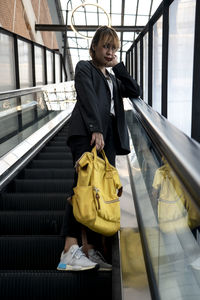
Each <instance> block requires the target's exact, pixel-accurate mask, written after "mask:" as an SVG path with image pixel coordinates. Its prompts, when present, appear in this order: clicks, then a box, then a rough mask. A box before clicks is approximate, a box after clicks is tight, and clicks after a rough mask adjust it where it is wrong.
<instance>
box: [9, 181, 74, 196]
mask: <svg viewBox="0 0 200 300" xmlns="http://www.w3.org/2000/svg"><path fill="white" fill-rule="evenodd" d="M14 183H15V191H16V192H17V193H31V192H33V193H45V192H47V193H51V192H52V193H66V192H67V191H69V190H70V189H71V188H72V184H73V179H33V180H31V179H16V180H15V181H14Z"/></svg>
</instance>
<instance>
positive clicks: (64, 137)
mask: <svg viewBox="0 0 200 300" xmlns="http://www.w3.org/2000/svg"><path fill="white" fill-rule="evenodd" d="M52 141H57V142H62V141H63V142H66V141H67V137H66V136H58V135H56V136H54V137H53V139H52Z"/></svg>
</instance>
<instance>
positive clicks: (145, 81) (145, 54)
mask: <svg viewBox="0 0 200 300" xmlns="http://www.w3.org/2000/svg"><path fill="white" fill-rule="evenodd" d="M143 100H144V101H145V102H148V33H146V34H145V36H144V38H143Z"/></svg>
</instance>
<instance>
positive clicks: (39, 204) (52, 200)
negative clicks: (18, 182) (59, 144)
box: [0, 193, 67, 210]
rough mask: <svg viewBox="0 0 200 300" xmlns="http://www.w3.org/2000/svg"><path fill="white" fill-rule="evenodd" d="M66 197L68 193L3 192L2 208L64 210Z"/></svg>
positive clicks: (0, 203)
mask: <svg viewBox="0 0 200 300" xmlns="http://www.w3.org/2000/svg"><path fill="white" fill-rule="evenodd" d="M66 199H67V194H66V193H59V194H54V193H51V194H49V193H45V194H42V193H35V194H34V193H31V194H28V193H26V194H24V193H3V194H2V195H1V199H0V210H63V209H64V208H65V206H66V201H67V200H66Z"/></svg>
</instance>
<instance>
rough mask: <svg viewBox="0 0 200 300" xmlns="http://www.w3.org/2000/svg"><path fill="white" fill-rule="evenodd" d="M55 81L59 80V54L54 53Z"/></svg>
mask: <svg viewBox="0 0 200 300" xmlns="http://www.w3.org/2000/svg"><path fill="white" fill-rule="evenodd" d="M55 70H56V82H57V83H58V82H60V55H59V54H55Z"/></svg>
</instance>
